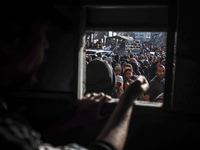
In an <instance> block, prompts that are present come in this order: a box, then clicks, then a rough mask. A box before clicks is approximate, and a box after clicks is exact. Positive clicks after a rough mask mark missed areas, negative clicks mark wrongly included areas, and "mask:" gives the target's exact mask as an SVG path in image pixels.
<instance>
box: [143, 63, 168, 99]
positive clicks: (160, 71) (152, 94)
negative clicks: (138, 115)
mask: <svg viewBox="0 0 200 150" xmlns="http://www.w3.org/2000/svg"><path fill="white" fill-rule="evenodd" d="M149 85H150V87H149V89H148V91H147V92H146V93H145V97H144V100H145V101H151V102H153V101H154V100H155V98H156V97H157V96H158V95H159V94H161V93H163V92H164V85H165V67H164V66H163V65H160V66H158V67H157V71H156V76H155V77H154V78H153V79H152V80H151V81H150V82H149Z"/></svg>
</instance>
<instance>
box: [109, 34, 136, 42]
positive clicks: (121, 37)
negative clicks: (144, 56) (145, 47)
mask: <svg viewBox="0 0 200 150" xmlns="http://www.w3.org/2000/svg"><path fill="white" fill-rule="evenodd" d="M108 38H118V39H124V40H127V41H133V40H134V39H133V37H129V36H123V35H117V36H112V37H108Z"/></svg>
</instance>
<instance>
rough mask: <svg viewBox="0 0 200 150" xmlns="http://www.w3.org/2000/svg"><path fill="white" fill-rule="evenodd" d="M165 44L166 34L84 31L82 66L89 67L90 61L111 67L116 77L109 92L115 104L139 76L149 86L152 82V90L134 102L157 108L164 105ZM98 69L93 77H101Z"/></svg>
mask: <svg viewBox="0 0 200 150" xmlns="http://www.w3.org/2000/svg"><path fill="white" fill-rule="evenodd" d="M166 42H167V32H135V31H129V32H127V31H87V32H86V33H85V48H84V49H85V50H84V53H85V54H84V57H85V61H86V63H85V64H86V66H88V65H89V64H90V63H91V62H92V61H93V60H103V61H106V62H107V63H108V64H109V65H110V67H111V68H112V70H113V72H115V75H116V78H115V80H116V84H115V87H114V90H113V91H112V93H111V96H112V97H113V98H114V99H113V100H114V101H116V100H117V99H118V98H119V96H120V94H121V93H123V91H124V90H126V87H127V86H128V84H129V83H130V82H131V81H134V79H135V78H136V77H137V76H138V75H143V76H145V77H146V79H147V80H148V81H149V83H150V82H152V83H150V84H151V87H150V88H151V89H149V91H148V92H147V93H145V94H144V95H143V96H141V97H140V98H139V99H138V100H137V101H136V102H135V103H136V104H141V105H143V106H145V105H147V106H151V105H152V106H154V107H160V106H162V104H163V102H164V84H165V60H166V49H167V48H166V47H167V45H166ZM98 70H99V74H98V75H96V76H100V75H101V73H100V72H101V71H100V68H99V69H98ZM85 72H86V70H85ZM86 80H87V79H86ZM99 83H101V82H99ZM104 85H105V84H104ZM94 87H95V86H94ZM96 87H98V86H96ZM105 88H107V87H105ZM152 88H153V89H152ZM84 90H85V91H84V92H83V93H85V92H87V91H86V90H87V84H86V88H85V89H84ZM93 90H94V92H95V90H96V89H95V88H93ZM148 94H149V97H148V96H146V95H148ZM147 100H148V101H150V103H148V102H147Z"/></svg>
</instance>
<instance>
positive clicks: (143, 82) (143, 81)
mask: <svg viewBox="0 0 200 150" xmlns="http://www.w3.org/2000/svg"><path fill="white" fill-rule="evenodd" d="M137 80H138V81H140V82H141V88H142V90H143V91H144V92H145V91H147V90H148V88H149V83H148V81H147V79H146V78H145V77H144V76H142V75H140V76H139V77H138V78H137Z"/></svg>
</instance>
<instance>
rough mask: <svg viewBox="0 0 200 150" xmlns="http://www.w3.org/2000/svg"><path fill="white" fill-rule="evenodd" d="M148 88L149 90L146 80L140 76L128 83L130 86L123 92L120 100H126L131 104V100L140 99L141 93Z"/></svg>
mask: <svg viewBox="0 0 200 150" xmlns="http://www.w3.org/2000/svg"><path fill="white" fill-rule="evenodd" d="M148 88H149V83H148V81H147V79H146V78H145V77H144V76H142V75H140V76H138V77H137V78H136V79H135V80H134V81H133V82H132V83H130V85H129V86H128V88H127V89H126V90H125V92H124V94H123V96H122V97H121V99H122V100H123V99H126V101H127V99H128V100H129V101H131V102H132V101H133V100H135V99H137V98H138V97H140V96H141V95H142V93H144V92H145V91H147V90H148Z"/></svg>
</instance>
